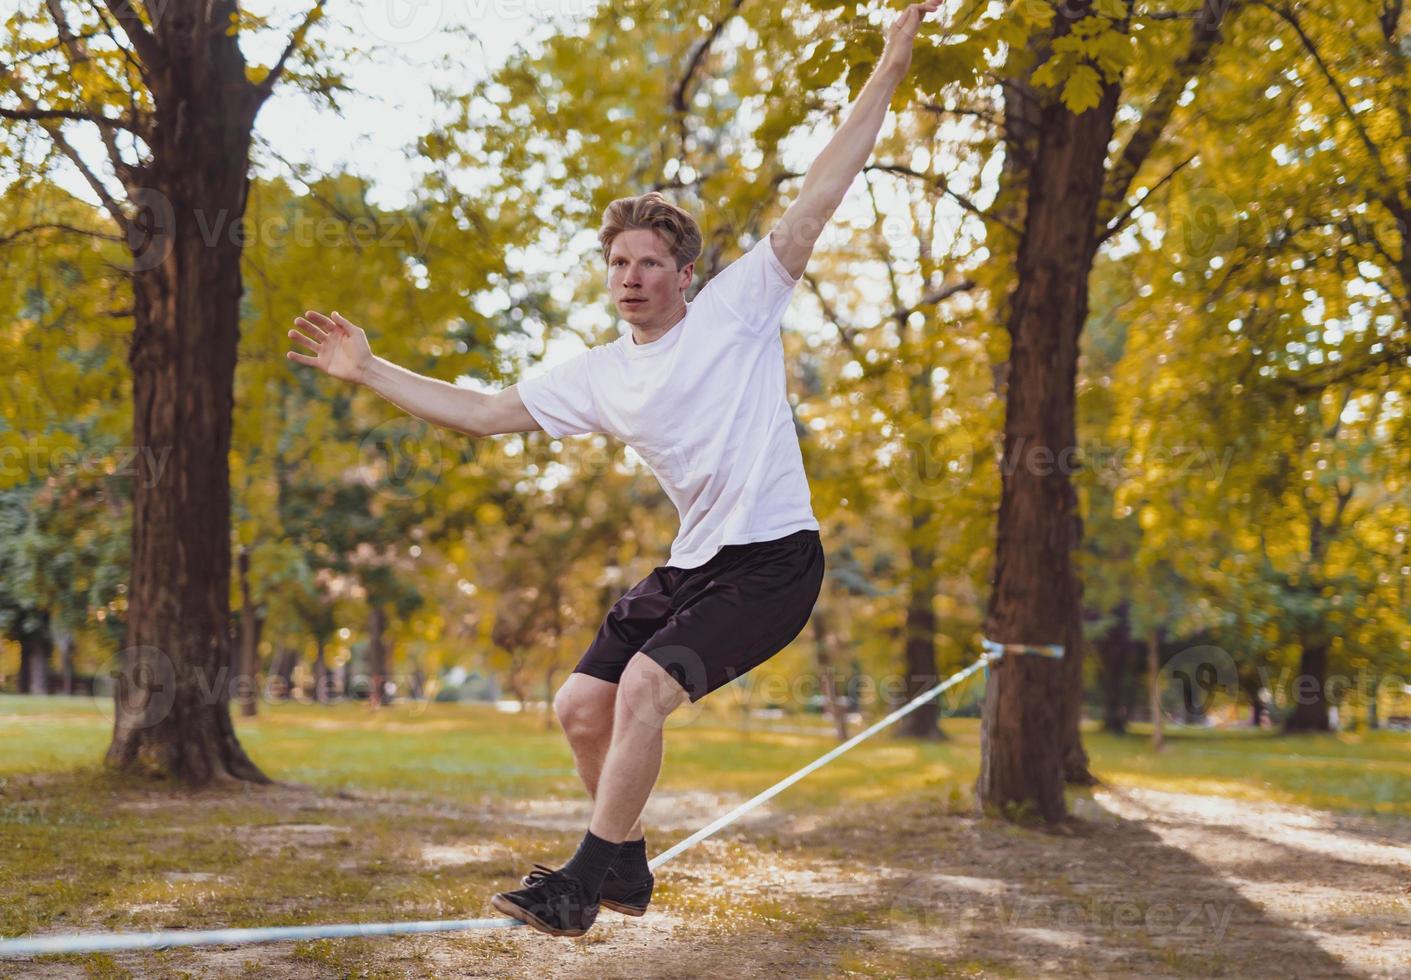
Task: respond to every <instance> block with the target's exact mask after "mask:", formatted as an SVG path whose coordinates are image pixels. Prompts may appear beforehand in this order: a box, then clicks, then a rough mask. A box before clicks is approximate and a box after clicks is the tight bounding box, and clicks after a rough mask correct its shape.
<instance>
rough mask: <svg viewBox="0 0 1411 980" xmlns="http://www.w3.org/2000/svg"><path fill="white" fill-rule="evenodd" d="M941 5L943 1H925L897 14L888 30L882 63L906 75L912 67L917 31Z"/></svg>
mask: <svg viewBox="0 0 1411 980" xmlns="http://www.w3.org/2000/svg"><path fill="white" fill-rule="evenodd" d="M940 5H941V0H924V2H922V3H913V4H911V5H910V6H909V7H907V8H906V9H905V10H903V11H902V12H901V13H899V14H897V16H896V18H895V19H894V20H893V21H892V24H891V26H890V27H888V28H887V43H886V45H885V46H884V47H883V48H882V60H881V63H882V64H888V63H890V64H892V65H895V66H896V67H897V68H899V69H900V70H901V72H902V73H903V74H905V73H906V70H907V69H908V68H910V67H911V49H912V46H913V45H914V44H915V43H916V31H917V30H918V29H919V28H920V27H921V21H923V20H924V19H925V18H926V15H927V14H929V13H931V12H932V11H934V10H936V8H938V7H939V6H940Z"/></svg>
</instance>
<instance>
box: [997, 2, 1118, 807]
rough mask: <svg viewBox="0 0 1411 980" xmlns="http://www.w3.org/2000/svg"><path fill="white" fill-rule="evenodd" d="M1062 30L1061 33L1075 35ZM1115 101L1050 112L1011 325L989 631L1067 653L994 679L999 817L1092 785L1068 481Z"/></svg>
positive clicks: (1021, 659) (1056, 803) (1073, 502)
mask: <svg viewBox="0 0 1411 980" xmlns="http://www.w3.org/2000/svg"><path fill="white" fill-rule="evenodd" d="M1066 29H1067V28H1066V26H1062V27H1060V30H1066ZM1117 97H1118V89H1117V87H1116V86H1115V85H1110V84H1109V85H1107V86H1105V87H1104V90H1103V94H1102V101H1101V103H1100V104H1099V105H1098V106H1097V107H1096V108H1094V109H1090V110H1088V111H1086V112H1084V113H1082V114H1080V115H1074V114H1073V113H1072V112H1070V111H1069V110H1068V109H1067V108H1066V107H1065V106H1063V105H1062V103H1061V102H1057V101H1050V102H1049V103H1048V104H1047V105H1045V106H1044V108H1043V110H1042V112H1041V114H1040V126H1039V133H1038V141H1037V143H1038V145H1037V149H1036V153H1035V159H1034V165H1033V167H1032V168H1030V170H1029V173H1028V176H1029V185H1028V194H1027V203H1028V207H1027V214H1026V218H1025V221H1024V225H1023V235H1022V237H1021V239H1020V242H1019V251H1018V256H1017V264H1016V272H1017V285H1016V286H1015V290H1014V294H1013V297H1012V300H1011V305H1010V312H1009V317H1008V322H1007V324H1006V326H1007V328H1008V331H1009V336H1010V356H1009V373H1008V384H1007V386H1006V399H1005V402H1006V416H1005V426H1004V454H1003V459H1002V463H1001V489H1000V505H999V521H998V539H997V544H996V548H995V572H994V585H993V590H992V592H991V596H990V608H989V616H988V618H987V622H986V633H987V634H988V635H989V636H990V638H991V639H994V640H996V641H999V642H1001V643H1024V644H1051V643H1058V644H1062V645H1063V649H1064V657H1063V659H1062V660H1058V661H1055V660H1052V659H1050V658H1047V657H1039V656H1031V655H1013V654H1007V655H1006V656H1005V657H1003V658H1002V659H1001V660H999V661H998V662H997V663H996V664H995V665H994V666H993V667H992V668H991V670H990V683H989V685H988V687H987V690H986V697H985V705H984V717H983V723H982V729H981V742H980V745H981V760H980V779H979V783H978V787H977V788H978V791H979V798H980V800H981V802H982V804H984V805H985V806H986V807H987V808H993V809H996V810H1000V811H1009V810H1010V809H1011V808H1017V809H1018V810H1024V809H1032V810H1033V811H1036V812H1037V813H1038V814H1039V815H1041V816H1042V817H1043V818H1044V820H1046V821H1049V822H1056V821H1058V820H1060V819H1062V818H1063V816H1064V815H1065V804H1064V799H1063V784H1064V779H1065V776H1066V777H1068V778H1070V779H1071V778H1075V777H1077V778H1082V777H1085V776H1086V778H1087V779H1089V780H1090V779H1091V776H1088V775H1087V760H1086V754H1085V753H1084V752H1083V749H1082V744H1081V742H1080V741H1078V740H1076V739H1074V740H1073V741H1072V744H1065V743H1066V735H1067V733H1069V732H1070V731H1072V732H1076V730H1077V724H1078V717H1079V713H1080V711H1081V707H1082V704H1081V699H1080V697H1076V696H1069V693H1070V692H1071V691H1074V690H1076V691H1077V692H1078V694H1081V677H1082V655H1083V645H1082V588H1081V584H1080V582H1079V580H1078V576H1077V571H1076V569H1075V567H1074V564H1073V556H1072V553H1073V550H1074V548H1075V547H1076V545H1077V543H1078V541H1079V540H1080V537H1081V532H1080V529H1079V516H1078V512H1077V496H1076V494H1075V492H1074V490H1073V484H1072V481H1071V480H1070V478H1069V472H1070V471H1071V469H1072V468H1073V467H1074V466H1075V464H1076V459H1075V454H1076V449H1077V438H1076V432H1075V422H1074V405H1075V390H1076V389H1075V385H1076V374H1077V362H1078V337H1079V332H1080V331H1081V330H1082V326H1083V321H1084V320H1085V319H1086V317H1087V313H1088V273H1089V270H1090V269H1091V267H1092V258H1093V255H1094V253H1095V251H1096V246H1097V236H1096V227H1095V226H1096V215H1097V206H1098V201H1099V199H1100V197H1101V193H1102V185H1103V175H1104V158H1105V155H1106V152H1107V145H1108V142H1109V141H1110V140H1111V138H1112V120H1113V115H1114V113H1115V111H1116V107H1117Z"/></svg>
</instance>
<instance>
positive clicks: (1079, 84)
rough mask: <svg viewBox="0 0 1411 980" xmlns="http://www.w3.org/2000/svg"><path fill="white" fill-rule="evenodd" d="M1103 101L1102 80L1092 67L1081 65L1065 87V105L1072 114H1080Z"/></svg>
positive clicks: (1074, 70) (1069, 77)
mask: <svg viewBox="0 0 1411 980" xmlns="http://www.w3.org/2000/svg"><path fill="white" fill-rule="evenodd" d="M1100 101H1102V80H1101V79H1100V78H1098V74H1097V70H1096V69H1094V68H1093V67H1092V66H1091V65H1079V66H1078V67H1076V68H1074V69H1073V73H1072V74H1071V75H1069V76H1068V82H1067V84H1065V85H1064V86H1063V104H1064V105H1066V106H1067V107H1068V108H1069V109H1070V110H1071V111H1072V112H1074V113H1080V112H1086V111H1087V110H1089V109H1091V108H1093V107H1094V106H1096V105H1097V104H1098V103H1099V102H1100Z"/></svg>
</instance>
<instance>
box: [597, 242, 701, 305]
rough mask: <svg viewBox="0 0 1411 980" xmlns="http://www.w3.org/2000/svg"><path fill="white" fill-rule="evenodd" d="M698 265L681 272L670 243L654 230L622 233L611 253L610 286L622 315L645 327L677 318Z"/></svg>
mask: <svg viewBox="0 0 1411 980" xmlns="http://www.w3.org/2000/svg"><path fill="white" fill-rule="evenodd" d="M694 265H695V263H694V262H692V263H690V264H689V265H687V266H686V267H685V268H683V269H679V270H678V269H677V268H676V260H675V259H673V258H672V257H671V250H670V249H669V248H668V247H667V244H666V241H665V240H664V239H663V238H662V237H661V236H660V235H658V234H657V233H656V232H654V231H652V230H651V229H650V228H629V229H627V230H626V231H623V232H619V233H618V235H617V237H616V238H614V239H613V240H612V248H611V250H610V251H609V252H608V287H609V288H610V289H611V290H612V299H613V302H614V303H615V304H616V306H617V311H618V313H619V314H621V316H622V318H623V319H624V320H626V321H627V322H629V323H632V324H640V325H642V326H649V325H651V324H653V323H655V322H658V321H667V320H669V319H673V318H674V317H675V316H676V315H677V314H679V313H680V311H681V306H682V304H683V300H682V298H681V294H682V293H683V292H684V291H685V289H686V287H687V286H689V285H690V284H691V269H692V266H694Z"/></svg>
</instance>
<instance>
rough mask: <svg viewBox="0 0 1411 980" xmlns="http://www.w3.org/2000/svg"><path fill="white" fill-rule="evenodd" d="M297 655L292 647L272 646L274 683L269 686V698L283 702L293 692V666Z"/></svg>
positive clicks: (279, 643) (297, 657)
mask: <svg viewBox="0 0 1411 980" xmlns="http://www.w3.org/2000/svg"><path fill="white" fill-rule="evenodd" d="M298 659H299V654H298V651H296V650H295V649H294V648H293V647H286V646H285V645H284V644H283V643H282V642H276V643H275V645H274V662H273V666H272V668H271V673H272V674H273V675H274V683H272V684H271V691H270V694H271V696H273V697H275V698H277V699H279V700H281V701H285V700H288V699H289V696H290V695H291V694H292V693H293V692H294V665H295V664H296V663H297V662H298Z"/></svg>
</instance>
